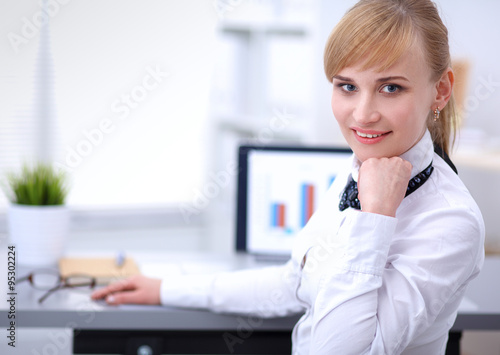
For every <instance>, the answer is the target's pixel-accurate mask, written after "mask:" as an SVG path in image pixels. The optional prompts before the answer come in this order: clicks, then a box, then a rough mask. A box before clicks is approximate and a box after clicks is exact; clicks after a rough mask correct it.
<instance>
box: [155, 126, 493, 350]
mask: <svg viewBox="0 0 500 355" xmlns="http://www.w3.org/2000/svg"><path fill="white" fill-rule="evenodd" d="M402 158H403V159H406V160H408V161H410V162H411V163H412V165H413V171H412V176H415V175H416V174H418V173H419V172H420V171H422V170H424V169H425V168H426V167H427V166H428V165H429V164H430V162H431V161H432V162H433V166H434V171H433V172H432V175H431V176H430V178H429V179H428V180H427V181H426V182H425V183H424V185H423V186H421V187H420V188H419V189H418V190H416V191H415V192H413V193H412V194H411V195H409V196H407V197H406V198H405V199H404V200H403V202H402V203H401V205H400V206H399V208H398V210H397V213H396V217H395V218H392V217H387V216H383V215H378V214H372V213H367V212H362V211H358V210H354V209H352V208H348V209H346V210H345V211H343V212H340V211H339V208H338V204H339V196H340V194H341V193H342V191H343V189H344V187H345V184H346V182H347V178H348V176H349V174H350V173H352V176H353V178H354V180H357V173H358V169H359V163H358V161H357V159H355V157H353V158H352V162H351V167H349V166H347V169H345V170H346V171H345V173H344V174H343V175H338V176H337V178H336V180H335V182H334V183H333V185H332V186H331V188H330V189H329V190H328V192H327V195H326V197H325V199H324V201H323V203H322V205H321V206H320V207H319V208H318V210H317V211H316V212H315V214H314V215H313V216H312V217H311V219H310V221H309V223H308V224H307V225H306V226H305V227H304V229H303V230H302V231H301V232H300V233H299V234H298V235H297V237H296V240H295V245H294V248H293V252H292V257H291V259H290V260H289V261H288V262H287V263H286V264H284V265H282V266H274V267H266V268H262V269H255V270H242V271H235V272H227V273H219V274H215V275H204V276H201V275H184V276H176V277H175V278H172V277H169V278H166V279H164V280H163V281H162V286H161V301H162V304H164V305H170V306H181V307H196V308H206V309H210V310H212V311H214V312H231V313H241V314H251V315H256V316H259V317H276V316H283V315H289V314H293V313H299V312H300V313H304V315H303V316H302V317H301V319H300V320H299V321H298V323H297V324H296V325H295V327H294V329H293V333H292V344H293V350H292V353H293V354H300V355H303V354H314V355H320V354H343V355H347V354H355V355H359V354H381V355H382V354H384V355H387V354H405V355H410V354H411V355H418V354H425V355H427V354H444V353H445V348H446V343H447V339H448V331H449V329H450V328H451V326H452V325H453V323H454V321H455V318H456V314H457V309H458V306H459V304H460V302H461V300H462V298H463V295H464V292H465V289H466V287H467V285H468V283H469V282H470V281H471V280H472V279H473V278H474V277H476V276H477V274H478V273H479V270H480V268H481V266H482V264H483V260H484V248H483V244H484V233H485V232H484V223H483V219H482V216H481V213H480V211H479V208H478V207H477V205H476V203H475V202H474V200H473V199H472V197H471V196H470V194H469V192H468V191H467V189H466V188H465V186H464V185H463V183H462V182H461V180H460V179H459V177H458V176H457V175H456V174H455V172H453V171H452V170H451V168H450V167H449V166H448V165H447V164H446V162H445V161H444V160H443V159H441V158H440V157H439V156H438V155H436V154H435V153H434V150H433V145H432V140H431V137H430V134H429V132H426V134H425V135H424V137H423V138H422V139H421V140H420V142H419V143H418V144H417V145H415V146H414V147H413V148H412V149H410V150H409V151H408V152H406V153H405V154H403V155H402ZM304 261H305V263H304Z"/></svg>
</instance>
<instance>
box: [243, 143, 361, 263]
mask: <svg viewBox="0 0 500 355" xmlns="http://www.w3.org/2000/svg"><path fill="white" fill-rule="evenodd" d="M351 154H352V152H351V150H350V149H348V148H330V147H311V146H258V145H244V146H241V147H240V148H239V155H238V165H239V166H238V167H239V170H238V192H237V222H236V249H237V250H238V251H246V252H249V253H252V254H256V255H262V256H266V255H267V256H276V257H283V258H285V257H289V256H290V254H291V249H292V243H293V239H294V236H295V235H296V234H297V232H298V231H300V230H301V229H302V228H303V227H304V226H305V224H306V223H307V221H308V220H309V218H310V217H311V215H312V214H313V212H314V211H315V209H316V208H317V206H318V204H319V203H321V200H322V197H323V196H324V195H325V192H326V191H327V189H328V188H329V187H330V185H331V184H332V182H333V181H334V180H335V178H336V176H337V173H338V171H339V169H340V167H341V166H344V164H345V162H346V159H348V158H349V157H350V156H351Z"/></svg>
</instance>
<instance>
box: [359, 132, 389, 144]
mask: <svg viewBox="0 0 500 355" xmlns="http://www.w3.org/2000/svg"><path fill="white" fill-rule="evenodd" d="M353 131H354V132H355V137H356V139H357V140H358V141H359V142H361V143H364V144H373V143H378V142H380V141H381V140H383V139H384V138H385V137H386V135H387V134H388V133H390V132H375V131H369V132H368V131H365V132H361V131H359V130H357V129H353Z"/></svg>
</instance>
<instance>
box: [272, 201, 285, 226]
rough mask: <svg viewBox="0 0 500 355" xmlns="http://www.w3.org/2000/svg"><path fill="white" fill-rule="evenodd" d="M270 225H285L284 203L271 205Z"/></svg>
mask: <svg viewBox="0 0 500 355" xmlns="http://www.w3.org/2000/svg"><path fill="white" fill-rule="evenodd" d="M271 227H278V228H284V227H285V205H284V204H283V203H273V204H272V205H271Z"/></svg>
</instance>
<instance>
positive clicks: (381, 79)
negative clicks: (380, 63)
mask: <svg viewBox="0 0 500 355" xmlns="http://www.w3.org/2000/svg"><path fill="white" fill-rule="evenodd" d="M332 79H337V80H340V81H347V82H354V80H353V79H351V78H348V77H345V76H342V75H334V76H333V78H332ZM398 79H399V80H404V81H408V82H409V80H408V79H407V78H405V77H404V76H401V75H396V76H386V77H383V78H379V79H377V82H378V83H380V82H386V81H391V80H398Z"/></svg>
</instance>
